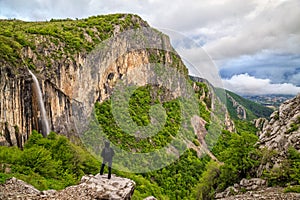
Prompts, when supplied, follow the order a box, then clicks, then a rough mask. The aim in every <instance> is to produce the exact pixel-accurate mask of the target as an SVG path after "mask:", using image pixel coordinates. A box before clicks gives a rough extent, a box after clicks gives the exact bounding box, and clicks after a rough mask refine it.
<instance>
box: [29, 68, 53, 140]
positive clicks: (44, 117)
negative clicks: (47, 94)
mask: <svg viewBox="0 0 300 200" xmlns="http://www.w3.org/2000/svg"><path fill="white" fill-rule="evenodd" d="M28 71H29V73H30V74H31V76H32V79H33V83H34V87H33V88H34V92H35V93H36V94H37V98H38V105H39V109H40V112H41V113H40V114H41V122H42V134H43V136H44V137H46V136H47V135H48V134H49V132H50V128H49V123H48V118H47V114H46V110H45V105H44V101H43V95H42V92H41V88H40V85H39V82H38V80H37V78H36V76H35V75H34V74H33V73H32V72H31V71H30V70H28Z"/></svg>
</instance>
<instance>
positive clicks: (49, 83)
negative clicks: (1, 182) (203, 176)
mask: <svg viewBox="0 0 300 200" xmlns="http://www.w3.org/2000/svg"><path fill="white" fill-rule="evenodd" d="M132 20H133V23H136V24H138V25H139V26H141V27H142V28H145V29H147V31H148V32H147V31H145V33H144V36H145V37H141V38H138V37H136V38H133V37H132V36H133V35H134V33H135V32H134V31H133V32H132V35H131V34H130V32H129V33H128V34H127V35H126V34H125V35H124V36H120V37H113V38H115V39H112V40H108V42H107V43H106V46H107V47H108V48H107V49H106V50H104V51H102V52H101V53H99V54H97V50H99V49H97V47H96V48H95V49H94V50H93V51H92V52H89V53H88V52H86V50H82V51H74V52H68V51H67V49H65V48H66V46H65V44H64V43H62V42H58V43H57V44H54V43H53V41H52V40H51V38H50V36H47V35H37V36H36V39H35V50H33V49H31V48H30V47H24V48H23V49H22V53H21V57H22V59H23V60H31V61H32V65H33V66H34V67H35V68H36V70H35V71H34V74H35V75H36V76H37V79H38V81H39V84H40V88H41V90H42V91H41V92H42V94H43V100H44V105H45V110H46V115H47V117H48V121H49V125H50V129H51V130H53V131H55V132H57V133H60V134H64V135H67V136H69V138H72V136H74V135H76V131H77V130H78V127H76V126H75V124H76V122H75V121H74V117H75V118H78V119H82V120H85V119H86V118H87V116H86V115H84V114H85V113H84V112H81V111H82V110H84V109H85V108H92V107H93V106H91V105H93V104H94V103H95V102H96V101H99V102H102V101H104V100H106V99H107V98H108V97H109V96H110V95H111V93H112V92H113V88H114V86H115V84H116V82H117V81H118V80H120V79H122V77H123V76H124V75H126V73H127V72H128V71H129V70H131V69H134V68H137V67H139V66H141V65H147V64H149V63H153V62H154V63H155V62H159V63H162V64H163V65H166V66H169V65H171V64H174V62H176V63H175V65H176V67H177V69H178V70H179V71H186V70H187V69H186V68H185V66H184V64H183V62H182V61H181V60H180V58H179V56H178V55H177V54H176V52H175V51H174V50H173V48H172V46H171V43H170V41H169V38H168V37H167V36H166V35H163V34H161V33H159V32H158V31H155V30H153V29H151V28H150V27H149V25H148V24H146V23H145V22H144V21H143V20H140V19H139V18H135V17H133V18H132ZM114 28H115V30H114V31H113V33H112V36H114V35H118V34H120V35H122V34H121V33H120V32H121V31H120V27H118V26H115V27H114ZM95 34H96V33H95ZM97 34H98V35H99V34H100V33H98V32H97ZM97 34H96V35H97ZM132 38H133V39H132ZM145 38H146V39H145ZM86 39H87V42H88V41H89V40H90V39H89V38H86ZM99 40H100V39H99ZM100 50H101V47H100ZM102 50H103V49H102ZM160 50H165V51H160ZM57 52H61V54H59V55H58V54H57ZM170 52H172V53H173V54H171V53H170ZM40 58H44V60H41V59H40ZM153 58H154V60H153ZM151 59H152V60H151ZM22 65H23V64H22ZM146 75H147V74H146ZM186 75H187V73H186ZM32 84H33V81H32V77H31V76H30V74H29V72H28V69H27V67H26V66H11V64H7V63H6V62H5V61H2V60H0V145H6V146H19V147H20V148H22V147H23V145H24V143H25V141H26V140H28V138H29V135H30V134H31V132H32V130H34V129H35V130H37V131H39V132H41V130H42V127H41V116H40V111H39V108H38V106H37V105H38V103H37V98H36V95H35V94H34V91H33V89H32ZM87 97H88V98H87ZM74 108H75V109H74ZM74 110H77V111H76V112H74ZM89 111H90V110H89ZM89 111H86V112H89ZM81 115H82V116H81ZM79 128H80V127H79Z"/></svg>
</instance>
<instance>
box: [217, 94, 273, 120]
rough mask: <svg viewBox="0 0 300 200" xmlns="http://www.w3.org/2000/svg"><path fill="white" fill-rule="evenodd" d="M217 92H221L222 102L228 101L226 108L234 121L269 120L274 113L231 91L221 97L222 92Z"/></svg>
mask: <svg viewBox="0 0 300 200" xmlns="http://www.w3.org/2000/svg"><path fill="white" fill-rule="evenodd" d="M217 91H219V92H217V94H218V96H219V97H220V98H221V99H222V101H223V102H225V101H226V106H227V109H228V112H229V114H230V116H231V117H232V119H242V120H253V119H256V118H260V117H265V118H268V117H269V116H270V114H271V113H272V112H273V111H274V110H272V109H271V108H268V107H266V106H263V105H261V104H259V103H256V102H253V101H251V100H248V99H245V98H243V97H241V96H239V95H237V94H235V93H233V92H231V91H228V90H225V92H226V95H220V94H221V93H220V90H217ZM224 96H225V97H224Z"/></svg>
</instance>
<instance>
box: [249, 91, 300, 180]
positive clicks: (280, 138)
mask: <svg viewBox="0 0 300 200" xmlns="http://www.w3.org/2000/svg"><path fill="white" fill-rule="evenodd" d="M299 108H300V95H298V96H296V97H295V98H293V99H290V100H288V101H286V102H284V103H283V104H282V105H281V106H280V107H279V109H278V111H275V112H274V113H273V114H272V115H271V117H270V120H269V121H268V120H266V119H263V118H261V119H257V120H256V121H255V124H256V127H257V128H259V129H260V131H259V133H258V135H259V142H258V145H259V148H267V149H268V150H270V151H274V152H276V153H275V155H274V156H273V157H272V159H271V162H270V163H264V164H262V165H261V166H260V169H259V172H258V173H259V175H260V174H261V173H262V170H263V169H270V168H272V167H273V166H276V165H277V166H278V165H280V163H281V162H282V161H283V160H284V159H285V158H287V152H288V149H289V147H294V148H295V149H296V150H298V151H299V152H300V128H299V127H300V109H299Z"/></svg>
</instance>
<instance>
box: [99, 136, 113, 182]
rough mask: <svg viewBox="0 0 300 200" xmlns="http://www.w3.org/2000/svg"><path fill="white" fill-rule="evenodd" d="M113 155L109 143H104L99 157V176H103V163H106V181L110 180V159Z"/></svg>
mask: <svg viewBox="0 0 300 200" xmlns="http://www.w3.org/2000/svg"><path fill="white" fill-rule="evenodd" d="M114 155H115V152H114V150H113V149H112V148H111V147H110V143H109V142H108V141H106V142H105V147H104V148H103V150H102V152H101V157H102V158H103V162H102V165H101V170H100V175H103V171H104V167H105V163H108V179H110V178H111V166H112V158H113V156H114Z"/></svg>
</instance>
